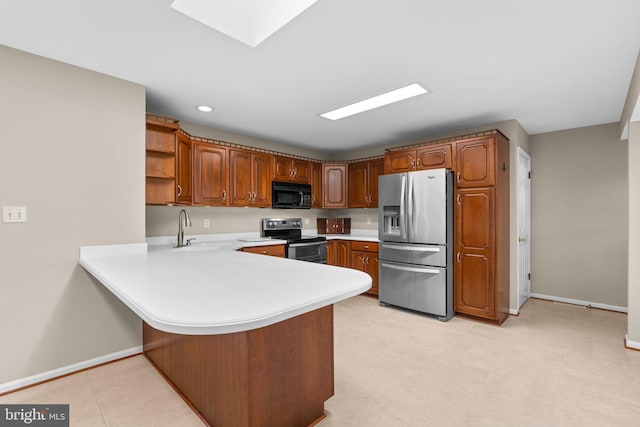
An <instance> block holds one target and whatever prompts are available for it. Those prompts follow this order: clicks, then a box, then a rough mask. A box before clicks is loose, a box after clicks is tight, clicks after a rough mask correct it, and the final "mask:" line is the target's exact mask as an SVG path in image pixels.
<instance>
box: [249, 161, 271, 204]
mask: <svg viewBox="0 0 640 427" xmlns="http://www.w3.org/2000/svg"><path fill="white" fill-rule="evenodd" d="M251 159H252V161H251V163H252V166H251V173H252V185H251V187H252V190H253V197H252V199H251V202H252V203H251V205H252V206H261V207H270V206H271V156H270V155H269V154H264V153H253V154H252V155H251Z"/></svg>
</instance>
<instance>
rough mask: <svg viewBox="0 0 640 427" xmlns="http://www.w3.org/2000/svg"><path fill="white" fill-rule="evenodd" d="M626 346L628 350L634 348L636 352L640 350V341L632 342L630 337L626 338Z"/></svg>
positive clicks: (626, 336)
mask: <svg viewBox="0 0 640 427" xmlns="http://www.w3.org/2000/svg"><path fill="white" fill-rule="evenodd" d="M624 346H625V347H627V348H632V349H634V350H640V342H639V341H631V340H630V339H629V335H625V336H624Z"/></svg>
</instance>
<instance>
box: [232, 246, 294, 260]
mask: <svg viewBox="0 0 640 427" xmlns="http://www.w3.org/2000/svg"><path fill="white" fill-rule="evenodd" d="M242 252H251V253H252V254H259V255H270V256H275V257H279V258H284V256H285V247H284V245H268V246H248V247H246V248H242Z"/></svg>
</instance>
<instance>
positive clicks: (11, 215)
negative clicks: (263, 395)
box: [2, 206, 27, 222]
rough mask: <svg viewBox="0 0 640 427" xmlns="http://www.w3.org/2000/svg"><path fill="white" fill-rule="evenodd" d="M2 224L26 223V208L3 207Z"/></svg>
mask: <svg viewBox="0 0 640 427" xmlns="http://www.w3.org/2000/svg"><path fill="white" fill-rule="evenodd" d="M2 222H27V207H26V206H3V207H2Z"/></svg>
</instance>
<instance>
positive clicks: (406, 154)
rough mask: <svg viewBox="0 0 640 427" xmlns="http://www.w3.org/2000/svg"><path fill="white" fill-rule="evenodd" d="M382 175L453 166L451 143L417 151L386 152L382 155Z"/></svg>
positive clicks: (426, 147)
mask: <svg viewBox="0 0 640 427" xmlns="http://www.w3.org/2000/svg"><path fill="white" fill-rule="evenodd" d="M384 160H385V164H384V173H385V174H391V173H401V172H410V171H414V170H424V169H439V168H448V169H451V168H452V166H453V159H452V147H451V143H444V144H431V145H426V146H424V147H420V148H417V149H413V148H410V149H407V150H398V151H387V152H386V153H385V155H384Z"/></svg>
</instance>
